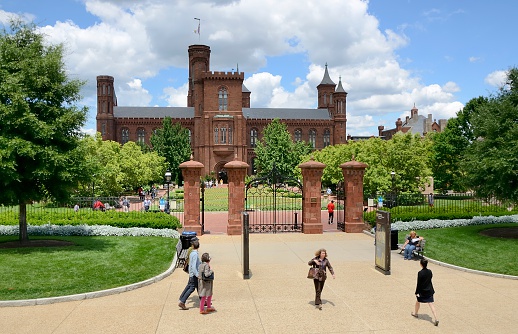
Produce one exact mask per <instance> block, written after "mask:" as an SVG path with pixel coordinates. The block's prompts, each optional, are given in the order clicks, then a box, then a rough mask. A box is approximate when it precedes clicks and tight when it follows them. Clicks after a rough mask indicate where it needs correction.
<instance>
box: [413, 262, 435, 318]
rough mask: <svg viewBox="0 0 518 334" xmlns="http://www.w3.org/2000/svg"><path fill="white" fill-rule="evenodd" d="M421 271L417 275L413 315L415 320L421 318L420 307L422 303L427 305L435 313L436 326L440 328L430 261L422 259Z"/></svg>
mask: <svg viewBox="0 0 518 334" xmlns="http://www.w3.org/2000/svg"><path fill="white" fill-rule="evenodd" d="M420 264H421V270H420V271H419V272H418V273H417V286H416V288H415V296H416V297H417V301H416V302H415V312H414V313H411V314H412V316H413V317H414V318H419V315H418V312H419V306H420V303H427V304H428V306H430V309H431V310H432V313H433V318H434V323H433V324H434V325H435V326H439V320H438V319H437V313H436V312H435V306H434V305H433V302H434V300H433V295H434V293H435V291H434V289H433V284H432V277H433V275H432V271H431V270H430V269H428V268H427V267H428V260H426V259H421V261H420Z"/></svg>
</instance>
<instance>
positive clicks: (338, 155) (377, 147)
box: [303, 133, 431, 196]
mask: <svg viewBox="0 0 518 334" xmlns="http://www.w3.org/2000/svg"><path fill="white" fill-rule="evenodd" d="M430 145H431V143H430V141H429V140H428V139H427V138H421V137H420V136H419V135H412V134H409V133H408V134H401V133H398V134H396V135H395V136H394V137H393V138H392V140H382V139H380V138H370V139H368V140H360V141H350V142H349V143H348V144H343V145H334V146H328V147H326V148H324V149H322V150H321V151H316V152H313V153H312V154H311V156H313V157H314V159H315V160H316V161H319V162H322V163H324V164H325V165H326V168H325V169H324V172H323V175H322V184H323V185H324V186H330V187H332V186H333V185H336V184H337V183H338V182H339V181H341V180H343V175H342V169H341V168H340V165H341V164H343V163H345V162H348V161H350V160H351V159H352V157H353V156H354V158H355V160H356V161H360V162H363V163H366V164H367V165H368V166H369V167H368V168H367V169H366V170H365V175H364V179H363V190H364V195H365V196H370V195H373V194H375V193H376V192H378V191H380V192H390V191H392V190H395V191H397V192H398V193H401V192H416V191H418V190H419V188H420V187H422V186H423V185H424V183H425V182H427V180H428V177H429V176H431V170H430V168H429V167H428V165H429V162H428V161H429V158H428V150H429V147H430ZM311 156H310V155H307V156H306V157H304V159H303V160H304V161H308V160H309V159H310V158H311ZM392 171H394V172H395V173H396V177H395V180H394V181H395V182H394V186H395V189H392V177H391V172H392Z"/></svg>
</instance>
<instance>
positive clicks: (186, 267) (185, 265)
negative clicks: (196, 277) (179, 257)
mask: <svg viewBox="0 0 518 334" xmlns="http://www.w3.org/2000/svg"><path fill="white" fill-rule="evenodd" d="M183 271H184V272H186V273H189V262H187V261H185V264H184V265H183Z"/></svg>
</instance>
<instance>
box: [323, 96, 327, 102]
mask: <svg viewBox="0 0 518 334" xmlns="http://www.w3.org/2000/svg"><path fill="white" fill-rule="evenodd" d="M324 104H327V94H324Z"/></svg>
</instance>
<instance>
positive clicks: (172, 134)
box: [151, 117, 191, 183]
mask: <svg viewBox="0 0 518 334" xmlns="http://www.w3.org/2000/svg"><path fill="white" fill-rule="evenodd" d="M151 145H152V146H153V151H155V152H156V153H157V154H158V155H160V156H162V157H165V159H166V162H167V164H168V167H169V170H170V171H171V178H172V180H174V181H175V182H177V183H178V182H179V181H180V179H181V175H182V171H181V170H180V167H179V166H180V164H181V163H183V162H185V161H188V160H189V158H190V156H191V142H190V138H189V130H187V129H186V128H183V127H182V126H181V124H180V123H175V124H173V123H172V120H171V117H166V118H164V120H163V122H162V128H161V129H157V130H156V131H155V133H153V135H152V136H151Z"/></svg>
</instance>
